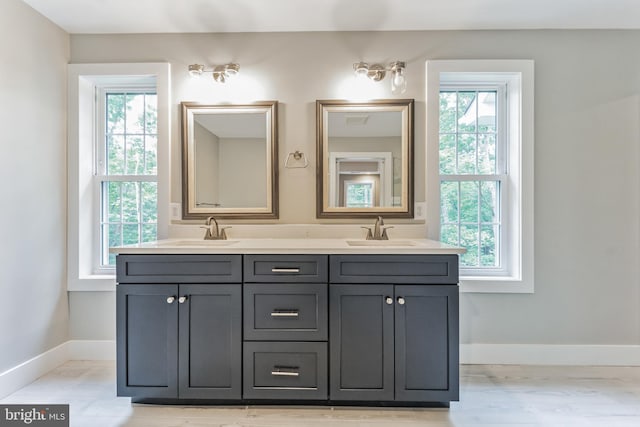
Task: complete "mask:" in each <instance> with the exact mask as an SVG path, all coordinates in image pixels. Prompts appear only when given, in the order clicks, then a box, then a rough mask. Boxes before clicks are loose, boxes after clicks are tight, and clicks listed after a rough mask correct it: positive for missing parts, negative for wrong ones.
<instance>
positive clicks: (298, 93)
mask: <svg viewBox="0 0 640 427" xmlns="http://www.w3.org/2000/svg"><path fill="white" fill-rule="evenodd" d="M12 39H15V37H12ZM638 46H640V31H477V32H463V31H452V32H449V31H442V32H393V33H371V32H362V33H298V34H284V33H281V34H278V33H275V34H189V35H120V36H108V35H104V36H101V35H78V36H72V37H71V60H72V62H78V63H82V62H126V61H169V62H171V63H172V85H173V87H172V91H173V93H172V98H173V101H172V102H173V106H172V109H173V116H172V120H173V122H172V126H173V129H172V156H173V170H172V200H173V201H175V202H178V201H179V200H180V173H179V171H180V169H179V159H180V151H179V148H180V121H179V116H178V112H179V109H178V103H179V102H180V101H212V102H216V101H223V100H226V101H233V100H234V99H233V97H234V93H230V92H229V89H228V88H223V87H221V86H219V85H216V84H214V83H213V82H209V81H208V79H206V81H205V82H201V83H198V86H195V85H196V83H193V82H192V81H191V80H189V77H188V75H187V72H186V67H187V65H188V64H190V63H205V64H207V65H211V64H220V63H225V62H228V61H231V60H233V61H236V62H238V63H239V64H240V65H241V67H242V68H241V75H242V76H244V78H246V79H248V80H247V81H249V80H251V81H252V82H253V85H254V86H252V95H253V96H254V97H255V98H257V99H277V100H279V101H280V102H281V105H280V158H281V161H280V164H281V165H282V164H283V162H284V158H285V156H286V154H287V153H289V152H291V151H294V150H296V149H299V150H300V151H304V152H305V153H306V154H307V156H309V157H310V160H311V165H313V164H314V156H315V154H314V153H315V148H314V146H315V116H314V109H315V106H314V101H315V100H316V99H331V98H344V97H346V96H349V91H350V90H351V86H350V83H349V82H351V80H350V79H351V66H352V63H353V62H356V61H360V60H365V61H368V62H375V61H384V62H387V61H392V60H396V59H400V60H406V61H408V70H407V75H408V79H409V89H408V91H407V93H406V94H404V95H402V97H407V98H415V99H416V115H415V118H416V129H415V131H416V132H415V136H416V152H415V154H416V156H415V157H416V186H415V188H416V199H417V200H418V201H419V200H423V199H424V189H425V186H424V177H425V174H424V157H425V148H424V147H425V120H424V116H425V104H424V101H425V95H424V93H425V87H424V75H425V60H427V59H534V60H535V67H536V70H535V72H536V76H535V85H536V86H535V87H536V88H535V96H536V108H535V119H536V124H535V135H536V138H535V139H536V147H535V165H536V166H535V173H536V177H535V206H536V208H535V209H536V211H535V239H536V241H535V245H536V260H535V278H536V283H535V288H536V291H535V294H532V295H509V294H483V295H481V294H465V295H463V296H462V298H461V313H462V315H461V316H462V318H461V337H462V342H464V343H533V344H536V343H537V344H640V307H639V306H640V284H639V279H638V277H639V275H638V273H639V271H638V260H639V258H640V250H639V240H640V239H639V227H638V225H639V219H640V175H639V172H640V153H639V149H638V144H639V141H640V129H639V119H640V100H639V95H638V94H639V93H640V50H639V49H638ZM238 77H240V76H238ZM240 95H242V96H246V94H241V93H240V91H239V92H238V97H240ZM372 96H373V97H375V98H384V97H392V95H391V93H390V89H389V87H388V82H387V81H385V82H384V86H380V89H378V92H376V93H373V94H372ZM243 100H246V99H243ZM314 182H315V168H314V167H313V166H311V167H309V168H307V169H291V170H289V169H287V170H285V169H281V174H280V203H281V209H280V212H281V219H280V223H313V222H317V220H316V218H315V191H314ZM104 298H110V297H106V296H105V295H102V294H95V295H90V296H87V297H83V298H82V303H83V304H91V305H94V306H95V307H96V308H103V309H104V311H103V313H102V314H101V315H100V316H99V317H98V319H99V320H97V321H96V325H95V327H94V328H93V329H94V330H95V331H98V332H96V333H95V334H94V336H99V335H100V334H101V332H99V331H104V327H103V325H102V324H101V322H108V321H110V320H111V318H112V317H111V310H113V307H112V306H110V305H109V304H105V303H104V301H105V300H104ZM71 301H72V307H71V309H72V313H76V312H77V310H76V309H75V307H74V299H72V300H71ZM83 310H85V311H86V313H87V316H84V317H81V316H76V317H75V318H78V321H82V322H89V321H90V318H89V317H90V315H89V313H95V311H91V310H86V308H83ZM74 322H75V320H74ZM91 336H92V332H91V328H84V331H83V333H82V336H81V337H83V338H90V337H91ZM77 337H80V336H79V335H78V336H77ZM112 337H113V336H112ZM112 337H111V338H112Z"/></svg>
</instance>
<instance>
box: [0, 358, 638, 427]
mask: <svg viewBox="0 0 640 427" xmlns="http://www.w3.org/2000/svg"><path fill="white" fill-rule="evenodd" d="M460 373H461V390H460V391H461V396H460V402H454V403H452V404H451V408H449V409H379V408H377V409H376V408H344V407H336V408H330V407H327V408H323V407H273V406H270V407H264V406H249V407H247V406H241V407H222V408H220V407H194V406H191V407H190V406H154V405H131V403H130V400H129V399H128V398H122V397H116V396H115V365H114V363H113V362H68V363H66V364H64V365H62V366H61V367H59V368H57V369H55V370H54V371H52V372H50V373H49V374H47V375H45V376H43V377H42V378H40V379H38V380H37V381H35V382H34V383H32V384H30V385H29V386H27V387H25V388H23V389H21V390H19V391H17V392H16V393H14V394H12V395H10V396H8V397H7V398H5V399H3V400H0V403H4V404H9V403H22V404H36V403H68V404H70V408H71V409H70V411H71V417H70V418H71V426H76V427H103V426H109V427H112V426H140V427H155V426H158V427H181V426H186V427H198V426H202V427H214V426H216V427H223V426H224V427H245V426H246V427H293V426H295V427H305V426H309V427H320V426H331V427H334V426H335V427H369V426H371V427H383V426H394V427H396V426H397V427H417V426H421V427H423V426H427V427H428V426H438V427H440V426H456V427H460V426H480V427H488V426H515V427H520V426H550V427H561V426H571V427H584V426H589V427H596V426H597V427H640V367H633V368H625V367H622V368H611V367H607V368H605V367H566V366H565V367H548V366H491V365H466V366H462V367H461V369H460Z"/></svg>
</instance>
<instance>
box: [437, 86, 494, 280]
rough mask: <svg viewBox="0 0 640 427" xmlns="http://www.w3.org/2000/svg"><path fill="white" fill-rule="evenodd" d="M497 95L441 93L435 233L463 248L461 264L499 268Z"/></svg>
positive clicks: (489, 93) (484, 93)
mask: <svg viewBox="0 0 640 427" xmlns="http://www.w3.org/2000/svg"><path fill="white" fill-rule="evenodd" d="M496 95H497V94H496V92H495V91H442V92H441V93H440V150H439V151H440V161H439V164H440V175H441V176H444V177H442V178H441V183H440V209H441V213H440V218H441V220H440V222H441V228H440V237H441V240H442V241H444V242H446V243H450V244H453V245H458V246H463V247H465V248H466V249H467V252H466V253H465V254H464V255H462V256H461V258H460V261H461V266H463V267H480V268H482V267H497V266H499V254H498V244H499V239H500V216H499V212H500V209H499V206H500V199H499V198H500V181H499V180H496V179H495V178H493V177H492V175H496V174H497V163H496V138H497V133H496V130H497V122H496ZM447 177H448V179H447Z"/></svg>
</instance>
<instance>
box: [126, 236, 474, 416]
mask: <svg viewBox="0 0 640 427" xmlns="http://www.w3.org/2000/svg"><path fill="white" fill-rule="evenodd" d="M362 242H369V241H351V242H350V241H344V240H339V239H252V240H246V241H243V240H239V241H218V242H215V241H213V242H206V241H195V240H194V241H190V240H167V241H159V242H155V243H153V244H141V245H137V246H131V247H122V248H116V249H115V250H114V251H115V252H117V253H118V256H117V282H118V285H117V388H118V395H119V396H130V397H132V401H133V402H146V403H202V404H237V403H243V404H246V403H269V404H277V403H286V404H293V403H303V404H325V405H343V404H348V405H382V406H432V405H438V406H448V404H449V402H450V401H455V400H458V389H459V377H458V363H459V362H458V360H459V357H458V347H459V344H458V254H459V253H461V252H462V249H459V248H454V247H450V246H447V245H444V244H440V243H438V242H433V241H429V240H404V241H398V242H393V241H388V242H386V243H385V242H382V243H375V241H374V242H372V243H362Z"/></svg>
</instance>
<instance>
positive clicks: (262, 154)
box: [181, 101, 278, 219]
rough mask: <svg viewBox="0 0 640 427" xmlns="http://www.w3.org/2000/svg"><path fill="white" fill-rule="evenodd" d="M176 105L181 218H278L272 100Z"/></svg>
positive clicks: (275, 103)
mask: <svg viewBox="0 0 640 427" xmlns="http://www.w3.org/2000/svg"><path fill="white" fill-rule="evenodd" d="M181 106H182V217H183V219H202V218H206V217H208V216H212V215H213V216H215V217H217V218H236V219H260V218H264V219H267V218H278V167H277V166H278V163H277V162H278V129H277V123H278V120H277V108H278V102H277V101H261V102H255V103H251V104H242V105H237V104H221V105H211V104H201V103H195V102H182V103H181Z"/></svg>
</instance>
